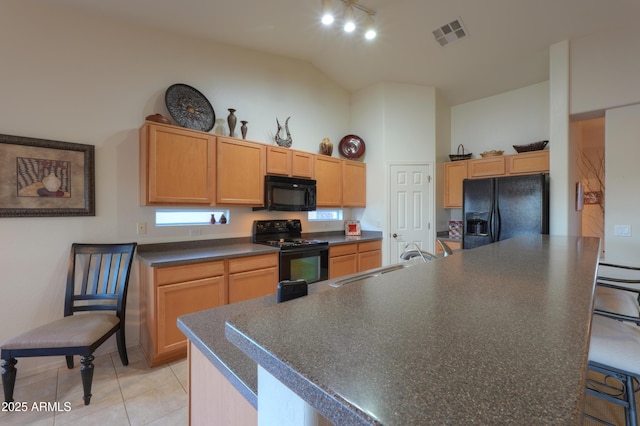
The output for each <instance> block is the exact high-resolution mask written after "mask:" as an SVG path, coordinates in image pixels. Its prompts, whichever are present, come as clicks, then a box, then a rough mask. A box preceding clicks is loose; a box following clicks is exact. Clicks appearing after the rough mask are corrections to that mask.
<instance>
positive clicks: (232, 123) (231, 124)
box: [227, 108, 237, 137]
mask: <svg viewBox="0 0 640 426" xmlns="http://www.w3.org/2000/svg"><path fill="white" fill-rule="evenodd" d="M234 112H236V110H235V109H233V108H229V115H228V116H227V124H228V125H229V136H231V137H233V132H234V130H236V120H237V119H236V116H235V115H234V114H233V113H234Z"/></svg>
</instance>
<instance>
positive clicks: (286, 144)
mask: <svg viewBox="0 0 640 426" xmlns="http://www.w3.org/2000/svg"><path fill="white" fill-rule="evenodd" d="M289 118H291V117H288V118H287V121H285V122H284V129H285V131H286V132H287V138H286V139H282V138H281V137H280V132H281V131H282V126H281V125H280V122H279V121H278V117H276V123H277V124H278V132H277V133H276V137H275V140H276V143H277V144H278V145H279V146H284V147H285V148H290V147H291V144H292V143H293V139H291V133H289Z"/></svg>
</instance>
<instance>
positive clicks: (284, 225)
mask: <svg viewBox="0 0 640 426" xmlns="http://www.w3.org/2000/svg"><path fill="white" fill-rule="evenodd" d="M301 233H302V225H301V223H300V220H299V219H290V220H256V221H254V222H253V235H252V241H253V242H254V243H257V244H266V245H268V246H272V247H279V248H280V249H281V250H292V249H296V248H307V247H313V246H326V245H329V243H328V242H327V241H320V240H306V239H304V238H300V235H301Z"/></svg>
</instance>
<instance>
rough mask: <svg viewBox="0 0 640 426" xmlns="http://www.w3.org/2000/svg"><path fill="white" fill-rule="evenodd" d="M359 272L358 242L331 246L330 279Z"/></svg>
mask: <svg viewBox="0 0 640 426" xmlns="http://www.w3.org/2000/svg"><path fill="white" fill-rule="evenodd" d="M356 272H358V244H357V243H353V244H341V245H339V246H331V247H329V279H330V280H332V279H335V278H338V277H342V276H344V275H349V274H355V273H356Z"/></svg>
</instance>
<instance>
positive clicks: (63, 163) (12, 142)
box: [0, 134, 96, 217]
mask: <svg viewBox="0 0 640 426" xmlns="http://www.w3.org/2000/svg"><path fill="white" fill-rule="evenodd" d="M95 215H96V213H95V147H94V146H93V145H85V144H79V143H72V142H61V141H54V140H47V139H37V138H30V137H24V136H12V135H2V134H0V217H57V216H59V217H63V216H95Z"/></svg>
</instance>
